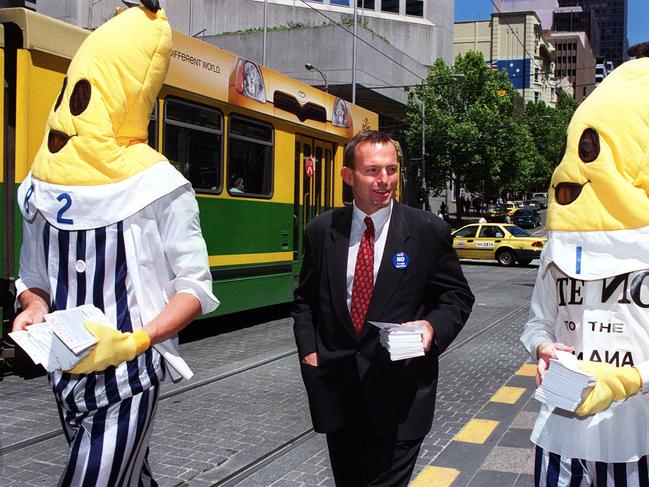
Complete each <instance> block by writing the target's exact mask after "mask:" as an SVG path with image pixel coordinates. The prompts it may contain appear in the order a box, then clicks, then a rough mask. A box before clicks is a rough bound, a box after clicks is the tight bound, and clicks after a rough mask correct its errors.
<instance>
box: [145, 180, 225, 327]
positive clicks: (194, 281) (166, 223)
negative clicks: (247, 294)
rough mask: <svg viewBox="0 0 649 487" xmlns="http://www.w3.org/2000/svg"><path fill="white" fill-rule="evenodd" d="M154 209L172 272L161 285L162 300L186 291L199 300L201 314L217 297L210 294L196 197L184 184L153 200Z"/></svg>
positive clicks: (210, 282) (212, 309) (207, 311)
mask: <svg viewBox="0 0 649 487" xmlns="http://www.w3.org/2000/svg"><path fill="white" fill-rule="evenodd" d="M155 211H156V218H157V222H158V227H159V230H160V236H161V238H162V245H163V249H164V253H165V256H166V257H167V262H168V263H169V266H170V267H171V270H172V272H173V275H174V276H175V277H174V279H172V280H171V281H170V282H168V283H166V284H165V285H164V288H163V293H164V297H165V301H167V302H169V300H170V299H171V298H173V297H174V296H175V295H176V294H177V293H188V294H191V295H192V296H194V297H195V298H196V299H198V301H200V303H201V309H202V312H203V314H207V313H210V312H211V311H214V310H215V309H216V307H217V306H218V305H219V300H218V299H217V298H216V297H215V296H214V294H212V276H211V274H210V267H209V261H208V255H207V247H206V245H205V240H203V234H202V233H201V226H200V220H199V217H198V203H197V202H196V198H195V197H194V195H193V193H192V192H191V190H190V189H188V188H187V187H182V188H178V189H177V190H175V191H173V192H171V193H169V194H168V195H167V196H165V197H163V198H160V199H159V200H158V201H156V202H155Z"/></svg>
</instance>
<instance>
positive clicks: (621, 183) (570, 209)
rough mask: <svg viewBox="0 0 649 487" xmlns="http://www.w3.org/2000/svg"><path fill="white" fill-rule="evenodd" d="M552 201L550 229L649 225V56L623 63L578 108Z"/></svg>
mask: <svg viewBox="0 0 649 487" xmlns="http://www.w3.org/2000/svg"><path fill="white" fill-rule="evenodd" d="M549 203H550V204H549V208H548V223H547V227H548V229H549V230H562V231H576V232H583V231H609V230H625V229H636V228H641V227H644V226H647V225H649V58H642V59H636V60H633V61H627V62H625V63H624V64H622V65H621V66H620V67H619V68H617V69H615V71H613V73H611V74H610V75H609V76H608V77H607V78H606V79H605V80H604V81H603V82H602V84H601V85H600V86H599V87H598V88H597V89H596V90H595V91H594V92H593V93H592V94H591V95H590V96H589V97H588V98H587V99H586V100H584V101H583V102H582V104H581V105H580V106H579V108H578V109H577V110H576V112H575V114H574V116H573V118H572V121H571V122H570V126H569V127H568V141H567V149H566V153H565V155H564V157H563V160H562V161H561V164H560V165H559V166H558V167H557V168H556V170H555V171H554V174H553V176H552V184H551V188H550V193H549Z"/></svg>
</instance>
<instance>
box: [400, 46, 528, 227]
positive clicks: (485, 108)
mask: <svg viewBox="0 0 649 487" xmlns="http://www.w3.org/2000/svg"><path fill="white" fill-rule="evenodd" d="M422 103H423V105H424V111H425V113H424V119H423V120H424V123H423V124H422ZM517 106H520V97H519V96H518V95H517V94H516V92H515V90H514V88H513V87H512V85H511V83H510V82H509V80H508V79H507V73H505V72H504V71H494V70H491V69H489V68H488V67H487V65H486V63H485V60H484V57H483V56H482V54H481V53H479V52H468V53H466V54H463V55H460V56H458V57H457V58H456V60H455V63H454V66H453V67H450V66H448V65H446V64H445V63H444V61H443V60H441V59H438V60H437V61H436V63H435V65H434V66H433V67H432V68H431V70H430V72H429V74H428V77H427V79H426V82H425V83H423V84H422V86H421V87H418V89H416V90H415V91H414V93H412V94H411V96H410V98H409V100H408V115H407V121H408V128H407V130H406V140H407V143H408V146H409V148H410V151H411V153H412V154H419V153H421V139H422V127H423V129H424V134H425V144H426V147H425V148H426V153H427V157H426V161H425V167H426V182H427V186H428V187H429V188H430V189H432V190H433V191H434V192H439V191H442V190H443V189H444V188H445V187H446V183H447V181H449V180H450V179H451V178H453V179H454V182H455V185H454V187H455V191H456V195H455V196H456V201H458V202H459V189H460V187H464V188H466V189H467V190H469V191H471V192H474V193H480V194H482V195H483V197H489V196H491V197H495V196H496V195H497V194H498V193H499V192H500V191H502V190H514V189H519V188H521V187H523V185H524V184H526V183H527V182H528V181H529V180H530V174H531V173H532V171H533V168H534V166H535V165H536V164H538V162H539V156H538V152H537V150H536V148H535V146H534V143H533V140H532V137H531V135H530V133H529V130H528V128H527V124H526V123H525V121H524V120H523V119H522V118H521V112H522V111H521V110H520V109H519V110H517V109H516V108H517ZM411 176H412V174H411ZM411 180H412V179H411ZM457 214H458V217H460V216H461V214H462V209H461V208H460V207H459V205H458V208H457Z"/></svg>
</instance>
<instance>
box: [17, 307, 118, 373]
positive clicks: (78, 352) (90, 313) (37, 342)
mask: <svg viewBox="0 0 649 487" xmlns="http://www.w3.org/2000/svg"><path fill="white" fill-rule="evenodd" d="M86 321H93V322H96V323H102V324H105V325H106V326H110V324H109V321H108V318H107V317H106V315H105V314H104V313H103V312H102V311H101V310H100V309H99V308H97V307H95V306H93V305H91V304H86V305H83V306H79V307H77V308H72V309H67V310H62V311H55V312H54V313H50V314H47V315H45V321H44V322H43V323H36V324H33V325H30V326H28V327H27V329H26V330H21V331H14V332H11V333H9V336H10V337H11V338H12V339H13V340H14V341H15V342H16V343H17V344H18V345H19V346H20V347H21V348H22V349H23V350H24V351H25V352H26V353H27V355H29V357H30V358H31V359H32V360H33V361H34V363H35V364H41V365H42V366H43V367H44V368H45V370H47V371H48V372H53V371H54V370H69V369H71V368H73V367H74V366H75V365H76V364H78V363H79V362H80V361H81V360H82V359H83V358H84V357H86V356H87V355H88V354H89V353H90V350H91V349H92V348H93V347H94V346H95V345H96V343H97V339H96V338H95V336H94V335H93V334H92V333H90V332H89V331H88V330H87V329H86V327H85V326H84V322H86Z"/></svg>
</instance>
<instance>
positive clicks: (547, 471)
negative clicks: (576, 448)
mask: <svg viewBox="0 0 649 487" xmlns="http://www.w3.org/2000/svg"><path fill="white" fill-rule="evenodd" d="M535 454H536V459H535V465H534V485H535V487H590V486H593V487H649V471H648V464H647V456H644V457H642V458H640V460H638V461H637V462H628V463H606V462H591V461H586V460H581V459H577V458H568V457H562V456H561V455H558V454H556V453H552V452H548V451H546V450H543V449H542V448H540V447H538V446H537V447H536V452H535Z"/></svg>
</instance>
